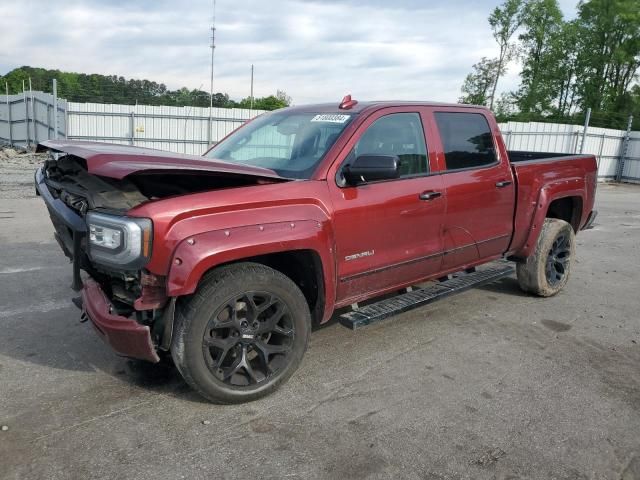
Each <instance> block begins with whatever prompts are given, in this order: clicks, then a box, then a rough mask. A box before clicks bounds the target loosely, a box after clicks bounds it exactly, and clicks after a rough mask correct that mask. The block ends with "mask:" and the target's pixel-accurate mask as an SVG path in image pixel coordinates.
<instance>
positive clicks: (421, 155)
mask: <svg viewBox="0 0 640 480" xmlns="http://www.w3.org/2000/svg"><path fill="white" fill-rule="evenodd" d="M354 150H355V151H354V153H355V156H356V157H358V156H360V155H397V156H398V158H399V159H400V176H401V177H411V176H415V175H421V174H425V173H427V171H428V170H429V168H428V165H427V146H426V144H425V142H424V130H423V129H422V122H421V120H420V115H419V114H417V113H392V114H390V115H386V116H384V117H381V118H379V119H378V120H376V121H375V122H373V123H372V124H371V125H370V126H369V127H368V128H367V130H366V131H365V132H364V133H363V134H362V137H360V140H359V141H358V143H357V144H356V146H355V148H354Z"/></svg>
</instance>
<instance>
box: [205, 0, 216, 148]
mask: <svg viewBox="0 0 640 480" xmlns="http://www.w3.org/2000/svg"><path fill="white" fill-rule="evenodd" d="M215 51H216V0H213V19H212V22H211V82H210V83H209V128H208V129H207V143H208V144H209V145H211V124H212V113H213V56H214V53H215Z"/></svg>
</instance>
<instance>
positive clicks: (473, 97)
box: [459, 57, 499, 105]
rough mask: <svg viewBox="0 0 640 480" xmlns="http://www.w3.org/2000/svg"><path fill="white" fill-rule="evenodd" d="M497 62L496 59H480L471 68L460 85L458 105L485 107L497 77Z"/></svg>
mask: <svg viewBox="0 0 640 480" xmlns="http://www.w3.org/2000/svg"><path fill="white" fill-rule="evenodd" d="M498 65H499V60H498V59H497V58H487V57H482V59H481V60H480V61H479V62H478V63H476V64H475V65H474V66H473V67H472V68H473V71H472V72H471V73H470V74H469V75H467V77H466V78H465V79H464V83H463V84H462V94H463V95H462V97H460V99H459V102H460V103H467V104H471V105H487V104H488V102H489V98H490V95H491V90H492V88H493V84H494V82H495V79H496V76H497V70H498Z"/></svg>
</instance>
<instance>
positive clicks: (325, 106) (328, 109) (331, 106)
mask: <svg viewBox="0 0 640 480" xmlns="http://www.w3.org/2000/svg"><path fill="white" fill-rule="evenodd" d="M340 105H341V104H340V102H333V103H316V104H310V105H299V106H293V107H288V108H287V110H290V111H291V110H294V111H299V112H318V113H360V112H362V111H363V110H368V109H377V108H384V107H401V106H409V105H410V106H421V107H450V108H475V109H478V108H480V109H484V110H488V108H487V107H485V106H479V105H465V104H461V103H443V102H430V101H424V100H422V101H408V100H379V101H375V100H374V101H365V102H360V101H358V102H357V103H356V104H355V105H353V106H352V107H350V108H346V109H341V108H340Z"/></svg>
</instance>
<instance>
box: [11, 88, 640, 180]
mask: <svg viewBox="0 0 640 480" xmlns="http://www.w3.org/2000/svg"><path fill="white" fill-rule="evenodd" d="M56 102H57V106H56V107H54V104H55V103H56ZM54 108H55V109H56V110H57V112H58V118H57V120H58V135H59V136H61V137H66V138H69V139H75V140H90V141H105V142H111V143H121V144H128V145H136V146H141V147H149V148H157V149H160V150H167V151H171V152H178V153H190V154H196V155H200V154H202V153H203V152H204V151H205V149H206V147H207V145H209V144H211V143H214V142H216V141H218V140H219V139H221V138H222V137H224V136H225V135H226V134H227V133H229V132H231V131H232V130H234V129H235V128H236V127H238V126H239V125H240V124H242V123H243V122H245V121H246V120H248V119H249V118H251V117H253V116H255V115H258V114H260V113H262V111H261V110H248V109H235V108H234V109H228V108H214V109H213V112H212V119H211V122H210V121H209V109H208V108H200V107H168V106H147V105H135V106H134V105H113V104H100V103H75V102H66V101H65V100H60V99H55V98H54V97H53V96H52V95H50V94H47V93H42V92H25V93H24V94H21V95H7V96H6V97H5V98H4V101H0V142H4V143H10V144H14V145H20V146H25V147H32V146H35V145H36V144H37V143H38V142H39V141H42V140H44V139H49V138H54V137H55V127H54V125H55V117H54V116H53V111H54ZM500 128H501V129H502V133H503V135H504V138H505V142H506V144H507V147H508V148H509V149H510V150H524V151H539V152H556V153H580V152H582V153H589V154H593V155H596V156H597V158H598V177H599V179H600V180H604V181H606V180H616V179H617V180H621V181H626V182H634V183H640V132H628V131H624V130H613V129H607V128H597V127H589V128H588V129H587V133H586V135H583V130H584V128H583V127H582V126H580V125H564V124H556V123H536V122H529V123H521V122H508V123H504V124H501V125H500ZM583 138H584V145H583Z"/></svg>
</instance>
